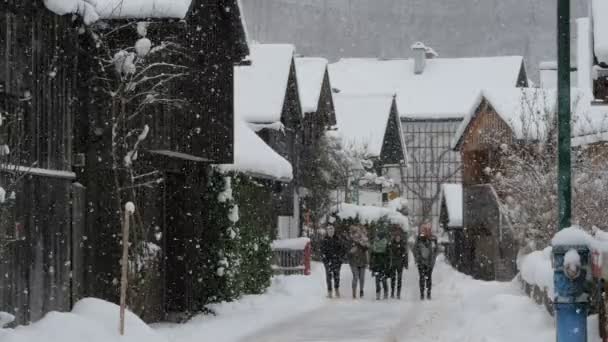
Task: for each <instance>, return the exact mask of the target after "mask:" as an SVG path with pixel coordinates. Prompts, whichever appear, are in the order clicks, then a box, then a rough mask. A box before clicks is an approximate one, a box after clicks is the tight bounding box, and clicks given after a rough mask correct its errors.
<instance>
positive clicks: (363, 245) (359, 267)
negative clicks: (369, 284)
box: [348, 225, 369, 299]
mask: <svg viewBox="0 0 608 342" xmlns="http://www.w3.org/2000/svg"><path fill="white" fill-rule="evenodd" d="M350 243H351V245H350V250H349V251H348V263H349V264H350V270H351V271H352V273H353V284H352V286H353V299H355V298H357V284H358V285H359V297H360V298H363V295H364V288H365V269H366V268H367V264H368V258H367V252H368V250H369V239H368V238H367V231H366V230H365V227H363V226H359V225H353V226H351V227H350Z"/></svg>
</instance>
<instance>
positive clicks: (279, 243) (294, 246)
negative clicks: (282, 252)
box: [271, 237, 310, 250]
mask: <svg viewBox="0 0 608 342" xmlns="http://www.w3.org/2000/svg"><path fill="white" fill-rule="evenodd" d="M309 243H310V239H309V238H307V237H301V238H295V239H284V240H274V241H272V244H271V248H272V249H273V250H276V249H289V250H304V248H306V245H308V244H309Z"/></svg>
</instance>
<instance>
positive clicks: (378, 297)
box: [376, 292, 380, 300]
mask: <svg viewBox="0 0 608 342" xmlns="http://www.w3.org/2000/svg"><path fill="white" fill-rule="evenodd" d="M376 300H380V292H376Z"/></svg>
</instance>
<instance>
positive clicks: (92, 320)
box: [0, 298, 168, 342]
mask: <svg viewBox="0 0 608 342" xmlns="http://www.w3.org/2000/svg"><path fill="white" fill-rule="evenodd" d="M118 323H119V307H118V306H117V305H115V304H112V303H109V302H105V301H103V300H100V299H95V298H85V299H83V300H81V301H79V302H78V303H76V305H75V306H74V309H73V310H72V312H65V313H64V312H56V311H53V312H50V313H48V314H47V315H46V316H45V317H44V318H43V319H41V320H40V321H38V322H36V323H34V324H32V325H29V326H20V327H17V328H15V329H0V341H2V342H41V341H43V342H82V341H87V342H113V341H121V342H140V341H146V342H168V340H167V339H166V338H165V337H164V336H162V335H161V334H158V333H157V332H155V331H154V330H152V328H150V327H149V326H148V325H146V324H145V323H144V322H143V321H142V320H140V319H139V318H138V317H137V316H135V315H134V314H133V313H131V312H129V311H127V313H126V322H125V336H123V337H121V336H120V335H119V333H118Z"/></svg>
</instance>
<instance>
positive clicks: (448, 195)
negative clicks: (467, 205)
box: [441, 184, 463, 228]
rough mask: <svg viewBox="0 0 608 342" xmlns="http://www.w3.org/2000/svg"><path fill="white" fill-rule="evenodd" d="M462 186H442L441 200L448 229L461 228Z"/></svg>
mask: <svg viewBox="0 0 608 342" xmlns="http://www.w3.org/2000/svg"><path fill="white" fill-rule="evenodd" d="M462 196H463V195H462V184H442V185H441V198H442V199H443V200H445V204H446V207H447V211H448V227H450V228H456V227H460V228H462V216H463V207H462V199H463V197H462Z"/></svg>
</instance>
